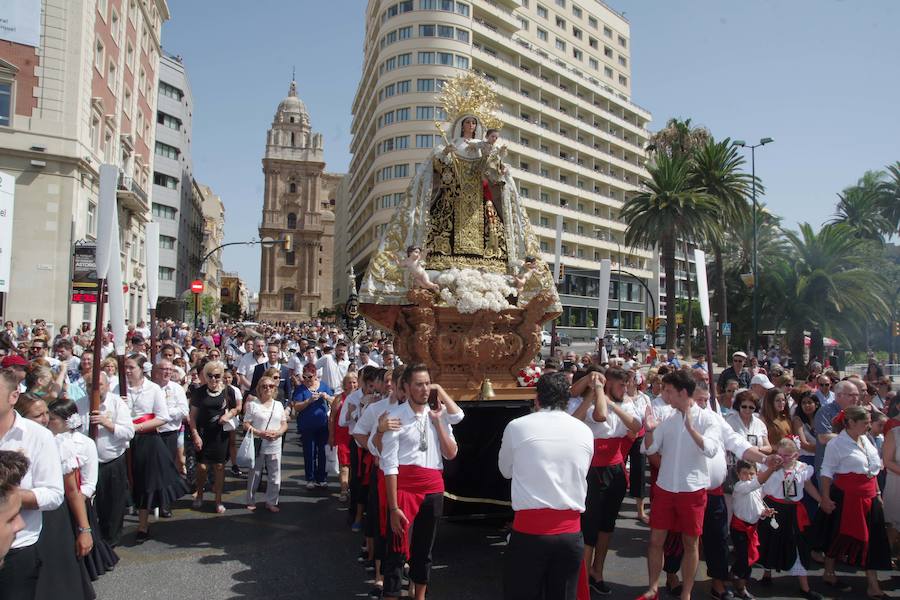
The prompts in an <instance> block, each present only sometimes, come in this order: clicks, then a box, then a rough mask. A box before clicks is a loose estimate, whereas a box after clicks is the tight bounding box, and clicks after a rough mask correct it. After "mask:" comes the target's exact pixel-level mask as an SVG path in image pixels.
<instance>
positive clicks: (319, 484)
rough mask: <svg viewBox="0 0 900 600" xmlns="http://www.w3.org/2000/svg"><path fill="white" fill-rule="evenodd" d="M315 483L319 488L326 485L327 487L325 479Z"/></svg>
mask: <svg viewBox="0 0 900 600" xmlns="http://www.w3.org/2000/svg"><path fill="white" fill-rule="evenodd" d="M316 485H317V486H319V487H320V488H327V487H328V482H327V481H320V482H319V483H317V484H316Z"/></svg>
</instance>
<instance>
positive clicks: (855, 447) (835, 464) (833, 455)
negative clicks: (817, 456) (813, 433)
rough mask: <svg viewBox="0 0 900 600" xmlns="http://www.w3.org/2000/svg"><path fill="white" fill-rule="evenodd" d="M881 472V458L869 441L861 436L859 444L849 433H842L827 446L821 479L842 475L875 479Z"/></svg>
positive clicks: (820, 474)
mask: <svg viewBox="0 0 900 600" xmlns="http://www.w3.org/2000/svg"><path fill="white" fill-rule="evenodd" d="M879 471H881V457H880V456H878V450H876V449H875V446H873V445H872V442H870V441H869V439H868V438H867V437H866V436H864V435H861V436H859V443H856V442H854V441H853V438H851V437H850V436H849V435H847V431H846V430H844V431H842V432H841V433H840V434H839V435H838V436H837V437H836V438H832V439H831V440H829V442H828V443H827V444H826V445H825V457H824V458H823V459H822V468H821V470H820V472H819V476H820V477H830V478H832V479H834V476H835V475H839V474H841V473H861V474H864V475H868V476H869V477H874V476H875V475H878V472H879Z"/></svg>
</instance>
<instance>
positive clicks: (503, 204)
mask: <svg viewBox="0 0 900 600" xmlns="http://www.w3.org/2000/svg"><path fill="white" fill-rule="evenodd" d="M438 99H439V101H440V102H441V103H442V104H443V106H444V109H445V110H446V112H447V115H448V117H449V118H450V119H452V125H451V129H450V132H449V134H450V137H449V138H448V136H447V134H446V133H445V132H444V130H443V128H442V126H441V124H440V123H435V125H436V127H437V129H438V130H439V131H440V133H441V135H442V137H443V139H444V143H443V144H439V145H438V146H437V147H435V148H434V149H433V150H432V152H431V153H430V155H429V157H428V159H427V160H425V161H423V162H422V163H421V165H420V166H419V168H418V169H417V171H416V173H415V175H414V176H413V178H412V181H411V182H410V185H409V187H408V188H407V190H406V194H405V197H404V200H403V202H402V203H401V204H400V206H399V207H398V208H397V211H396V213H395V214H394V216H393V217H392V218H391V220H390V222H389V223H388V226H387V228H386V229H385V231H384V234H383V237H382V238H381V240H380V242H379V245H378V250H377V251H376V253H375V255H374V256H373V258H372V260H371V261H370V263H369V267H368V269H367V271H366V274H365V277H364V278H363V281H362V285H361V287H360V293H359V299H360V302H362V303H366V304H409V303H410V301H409V299H408V298H407V292H408V291H409V290H410V289H411V287H413V285H414V284H413V281H411V280H410V277H409V275H408V272H407V271H406V270H405V269H404V268H403V267H401V266H400V264H399V263H400V261H401V260H402V259H403V258H404V257H406V256H407V250H408V249H409V248H421V250H422V254H423V255H424V256H426V258H425V263H426V264H425V268H426V269H427V271H428V272H429V274H431V275H436V274H437V273H436V272H444V271H448V270H450V269H475V270H479V271H482V272H491V273H498V274H502V275H506V276H509V279H510V281H512V278H513V276H515V275H516V274H517V273H519V272H520V270H521V269H522V265H523V263H525V262H526V261H525V259H526V257H527V258H529V261H528V263H529V267H530V268H531V269H532V276H531V277H530V281H531V280H533V281H532V282H531V285H530V286H526V288H531V290H530V292H529V290H528V289H523V290H522V292H521V293H520V297H519V301H518V305H519V306H522V305H523V304H525V303H527V301H528V300H529V298H531V297H534V296H535V295H537V293H539V292H540V291H542V290H546V291H547V292H548V293H551V294H552V295H553V298H554V300H555V304H554V306H553V307H551V310H558V309H559V306H558V304H559V300H558V297H557V295H556V288H555V286H554V285H553V280H552V276H551V275H550V271H549V269H548V268H547V265H546V264H545V263H544V262H543V261H541V260H540V259H539V258H535V257H540V246H539V245H538V241H537V238H536V237H535V235H534V232H533V231H532V229H531V224H530V223H529V221H528V218H527V215H526V213H525V209H524V208H523V207H522V205H521V202H520V198H519V193H518V191H517V189H516V184H515V182H514V181H513V178H512V177H511V175H510V173H509V170H508V169H507V168H506V167H505V166H503V164H502V161H501V159H500V155H501V150H500V148H496V147H494V144H493V142H492V140H493V139H494V138H496V135H494V136H490V135H489V136H485V133H486V132H487V131H491V132H495V131H497V130H499V129H500V127H501V123H500V121H499V120H498V119H497V118H496V117H495V116H494V114H493V112H494V110H495V109H496V106H497V104H496V98H495V95H494V92H493V90H491V89H490V86H489V85H488V84H487V82H486V81H485V80H484V79H482V78H481V77H479V76H478V75H476V74H474V73H468V74H466V75H462V76H460V77H457V78H456V79H454V80H451V81H449V82H448V83H447V84H445V86H444V89H443V90H442V92H441V95H440V97H439V98H438ZM534 275H537V276H536V277H535V276H534ZM432 279H434V277H432Z"/></svg>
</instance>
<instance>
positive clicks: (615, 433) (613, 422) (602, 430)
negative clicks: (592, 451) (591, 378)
mask: <svg viewBox="0 0 900 600" xmlns="http://www.w3.org/2000/svg"><path fill="white" fill-rule="evenodd" d="M581 402H582V398H570V399H569V406H568V408H567V412H568V414H570V415H571V414H572V413H574V412H575V411H576V410H577V409H578V406H579V405H580V404H581ZM612 402H613V401H612V400H611V399H609V398H608V397H607V403H608V404H611V403H612ZM619 407H620V408H621V409H622V410H623V411H624V412H626V413H627V414H629V415H631V416H632V417H635V418H636V419H637V420H638V421H643V420H644V419H643V416H644V415H643V413H638V412H637V406H636V405H635V403H634V402H632V401H630V400H626V401H625V402H622V403H621V404H619ZM584 424H585V425H587V426H588V428H589V429H590V430H591V433H592V434H593V436H594V439H600V440H608V439H610V438H622V437H625V436H626V435H628V427H626V426H625V423H624V422H623V421H622V419H620V418H619V415H617V414H616V413H615V412H613V410H612V409H611V408H608V409H607V411H606V421H604V422H602V423H600V422H598V421H595V420H594V405H593V404H592V405H591V406H590V407H589V408H588V411H587V415H586V416H585V417H584Z"/></svg>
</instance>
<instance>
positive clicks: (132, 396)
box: [128, 378, 169, 421]
mask: <svg viewBox="0 0 900 600" xmlns="http://www.w3.org/2000/svg"><path fill="white" fill-rule="evenodd" d="M128 408H129V409H130V410H131V418H132V420H134V419H137V418H138V417H142V416H144V415H149V414H153V415H154V417H155V418H157V419H162V420H163V421H168V420H169V408H168V407H167V406H166V397H165V396H164V395H163V391H162V390H161V389H160V387H159V386H158V385H156V384H155V383H153V382H152V381H150V380H149V379H147V378H144V379H143V380H142V383H141V385H140V387H136V388H133V387H131V386H128Z"/></svg>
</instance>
